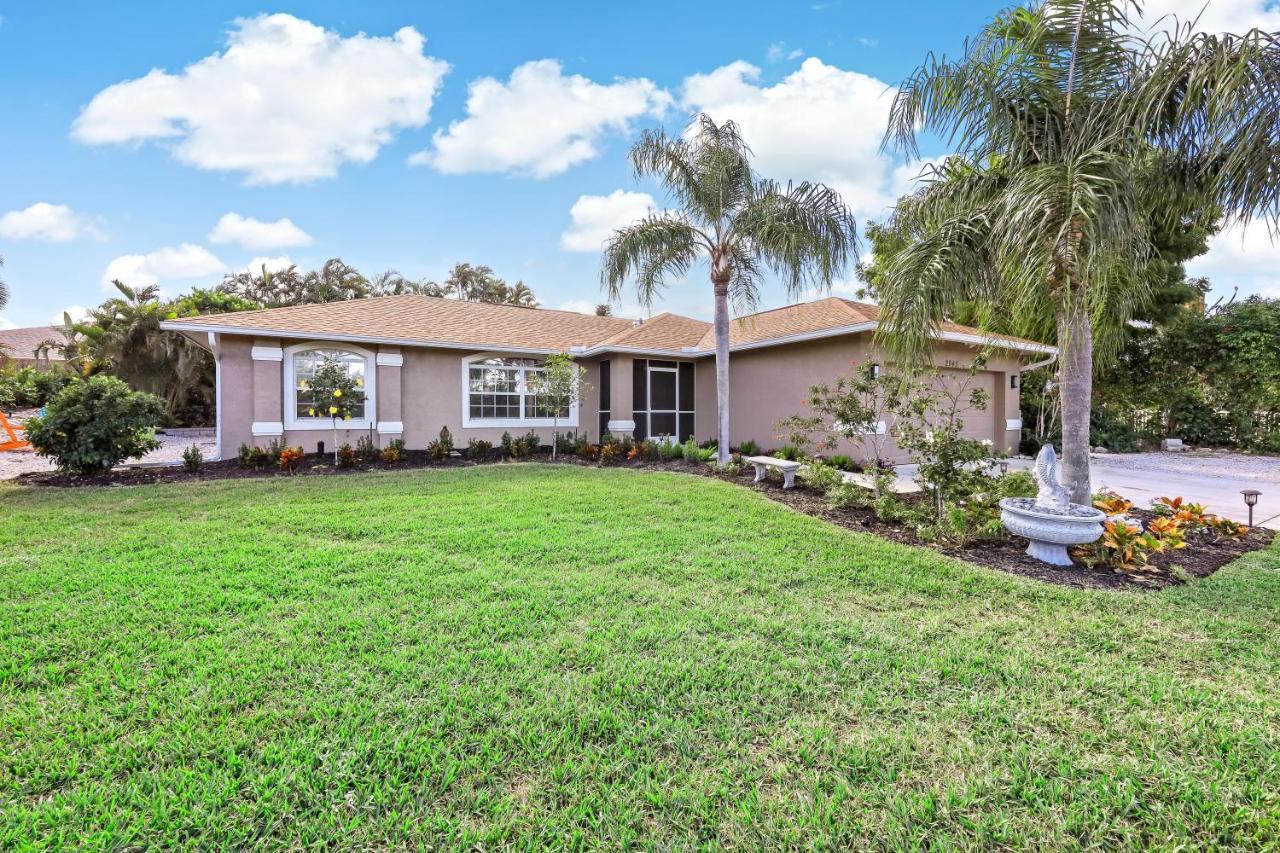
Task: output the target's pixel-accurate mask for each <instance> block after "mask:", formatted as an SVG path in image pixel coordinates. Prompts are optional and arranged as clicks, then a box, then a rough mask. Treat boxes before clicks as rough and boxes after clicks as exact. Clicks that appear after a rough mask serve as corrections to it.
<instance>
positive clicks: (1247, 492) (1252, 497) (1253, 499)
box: [1240, 489, 1262, 527]
mask: <svg viewBox="0 0 1280 853" xmlns="http://www.w3.org/2000/svg"><path fill="white" fill-rule="evenodd" d="M1240 494H1242V495H1244V505H1245V506H1247V507H1248V508H1249V526H1250V527H1253V508H1254V507H1255V506H1257V505H1258V496H1259V495H1261V494H1262V492H1260V491H1258V490H1257V489H1244V490H1242V491H1241V492H1240Z"/></svg>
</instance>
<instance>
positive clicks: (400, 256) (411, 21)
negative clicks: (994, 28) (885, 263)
mask: <svg viewBox="0 0 1280 853" xmlns="http://www.w3.org/2000/svg"><path fill="white" fill-rule="evenodd" d="M1215 3H1216V4H1218V5H1221V6H1222V9H1221V10H1220V11H1214V12H1213V13H1212V15H1210V16H1208V18H1209V19H1208V20H1207V23H1206V26H1207V27H1213V28H1218V27H1221V28H1231V29H1236V28H1240V27H1243V26H1249V25H1253V24H1262V25H1266V26H1270V27H1272V28H1276V27H1280V22H1278V20H1277V19H1280V13H1278V12H1277V11H1276V9H1275V8H1274V5H1271V4H1269V3H1267V2H1264V0H1215ZM111 5H112V4H101V3H62V4H55V3H42V4H30V3H22V4H12V3H9V4H6V3H3V2H0V18H2V20H0V102H2V103H3V104H4V111H3V119H0V152H3V155H2V156H0V256H3V257H4V259H5V268H4V271H3V276H4V278H5V280H7V281H8V282H9V285H10V290H11V292H12V296H11V299H10V303H9V306H8V307H7V308H6V309H5V310H4V311H3V313H2V316H0V326H3V325H15V324H16V325H37V324H43V323H46V322H49V321H50V319H51V318H53V317H55V316H57V315H59V314H60V313H61V311H62V310H64V309H65V308H67V307H69V306H86V305H93V304H96V303H98V302H100V301H101V300H102V299H103V298H104V297H105V296H106V295H107V292H106V290H104V283H103V280H104V277H109V276H110V275H113V274H118V275H122V276H124V277H126V278H127V280H128V281H129V282H130V283H149V282H158V283H159V284H160V285H161V286H162V288H163V289H164V291H165V292H166V293H169V294H176V293H180V292H182V291H183V290H186V289H189V288H190V287H192V286H196V285H211V284H214V283H216V282H217V281H219V280H220V279H221V277H222V274H223V272H225V271H226V270H232V269H239V268H244V267H245V266H246V265H247V264H248V263H249V262H250V261H251V260H252V259H254V258H267V259H272V260H271V261H270V263H273V264H278V263H282V262H283V261H282V260H280V259H283V258H287V259H288V260H289V261H291V262H294V263H297V264H298V265H299V266H300V267H302V268H304V269H306V268H310V267H312V266H314V265H317V264H319V263H320V262H322V261H323V260H324V259H325V258H328V257H331V256H334V255H340V256H341V257H343V258H344V259H345V260H346V261H348V262H349V263H352V264H354V265H355V266H357V267H359V268H360V269H361V270H362V271H363V272H365V273H366V274H372V273H375V272H378V271H381V270H383V269H387V268H395V269H397V270H399V271H400V272H401V273H403V274H405V275H407V276H410V277H412V278H420V277H423V276H430V277H433V278H437V279H440V278H443V277H444V276H445V275H446V273H447V271H448V269H449V268H450V267H451V266H452V265H453V264H454V263H455V262H458V261H469V262H471V263H483V264H488V265H489V266H491V267H493V268H494V270H495V271H496V272H497V273H498V274H500V275H502V276H503V277H505V278H507V279H508V280H511V281H514V280H516V279H522V280H524V281H525V282H526V283H528V284H529V285H530V286H531V287H532V288H533V289H534V290H535V291H536V292H537V294H538V296H539V298H540V299H541V300H542V302H543V304H544V305H546V306H549V307H562V306H568V307H579V306H580V307H586V306H589V305H591V304H594V303H595V302H597V301H599V300H600V294H599V290H598V284H597V271H598V263H599V253H598V251H597V250H596V248H595V247H597V246H598V245H599V239H600V235H601V234H602V233H604V232H605V231H607V229H608V228H609V227H610V226H611V225H617V224H623V223H625V222H627V221H630V219H632V218H634V216H635V215H636V212H637V211H643V210H644V209H645V208H646V207H647V206H648V205H649V204H651V203H652V204H656V205H659V206H660V205H661V204H662V201H663V199H662V198H661V195H660V193H659V192H658V190H657V189H656V188H655V187H652V186H645V185H637V184H636V183H635V182H634V181H633V180H632V179H631V177H630V175H629V174H628V171H627V168H626V164H625V153H626V149H627V146H628V144H629V142H630V140H631V139H633V138H634V136H635V134H636V133H637V132H638V131H639V130H640V129H642V128H644V127H649V126H654V125H658V124H661V125H664V126H666V127H667V128H669V129H672V130H675V129H678V128H680V127H681V126H683V124H684V122H685V121H686V120H687V117H688V116H689V115H690V114H691V113H692V112H694V111H695V110H698V109H706V110H707V111H709V112H711V113H712V115H713V116H715V117H716V118H717V119H721V120H723V119H724V118H734V119H736V120H738V121H739V122H740V123H741V124H742V125H743V127H744V130H745V132H746V134H747V138H748V142H750V143H751V144H752V145H753V147H754V148H755V149H756V151H757V154H758V155H759V161H758V163H759V166H760V168H761V171H762V172H764V173H766V174H769V175H770V176H772V177H778V178H782V179H786V178H797V179H805V178H811V179H817V180H823V181H827V182H829V183H832V184H833V185H835V186H837V187H838V188H840V189H841V190H842V192H844V193H845V196H846V198H847V200H848V201H849V203H850V205H851V206H852V207H853V208H854V210H855V212H856V213H857V214H858V216H859V219H860V220H862V219H866V218H869V217H870V218H874V217H876V216H878V215H881V214H882V213H883V211H884V209H885V205H886V204H888V203H890V202H891V201H892V199H893V198H894V197H896V195H897V193H899V192H901V191H902V190H903V189H905V188H906V187H907V186H909V183H910V181H909V179H910V176H911V175H912V174H914V173H915V172H916V171H918V166H915V167H912V166H907V165H904V164H903V163H901V162H900V161H897V160H895V159H893V158H889V157H886V156H884V155H881V154H880V153H879V152H878V150H877V144H876V143H877V142H878V139H879V133H880V131H881V129H882V127H883V121H884V119H883V115H884V110H885V109H886V108H887V100H888V97H889V95H888V91H887V90H888V87H889V86H891V85H892V84H894V83H896V82H897V81H898V80H899V79H900V78H901V77H902V76H904V75H905V74H907V73H908V72H909V71H910V70H911V69H912V68H914V67H915V65H916V64H917V63H918V62H919V61H920V60H921V59H922V58H923V57H924V56H925V55H926V53H927V52H928V51H930V50H934V51H948V52H954V51H956V50H958V49H959V48H960V46H961V44H962V42H963V39H964V37H965V36H966V35H967V34H970V33H972V32H974V31H976V30H977V29H978V28H979V27H980V26H981V25H982V23H983V22H984V21H985V20H987V19H988V18H989V17H990V16H991V14H993V13H994V12H995V11H996V10H997V9H998V8H1000V7H1001V6H1002V5H1004V4H1002V3H986V2H966V3H954V2H913V3H909V4H905V3H904V4H888V3H883V2H854V1H853V0H819V1H818V2H803V3H786V4H781V3H773V4H769V3H754V4H753V3H744V2H732V3H728V2H726V3H719V2H716V3H710V2H707V3H688V2H685V3H665V2H654V3H648V4H645V6H644V11H643V13H642V14H636V13H634V12H633V11H631V9H630V7H629V6H624V5H623V4H599V3H548V4H539V3H527V2H522V3H515V2H512V3H468V4H434V3H412V4H410V3H404V4H397V3H378V4H351V3H274V4H271V5H269V6H262V5H257V4H248V3H211V2H209V3H188V4H174V3H143V2H132V3H129V4H118V8H111ZM1158 5H1161V9H1162V10H1168V11H1175V12H1180V13H1182V14H1186V13H1187V11H1188V10H1190V9H1191V7H1192V6H1195V7H1196V8H1199V5H1200V4H1199V3H1184V2H1179V0H1164V2H1163V3H1161V4H1158ZM1166 7H1167V9H1166ZM1183 7H1186V8H1183ZM1214 8H1215V7H1214V5H1213V4H1211V10H1212V9H1214ZM1215 16H1216V17H1215ZM926 153H927V154H931V155H935V156H936V155H941V154H943V153H945V149H944V148H942V147H941V146H940V144H935V145H934V149H933V150H931V151H926ZM644 193H649V194H651V195H652V196H653V197H652V198H646V197H645V196H644V195H643V194H644ZM284 220H287V221H284ZM1277 265H1280V252H1277V250H1276V249H1275V248H1274V247H1273V246H1272V245H1271V243H1270V240H1269V239H1268V238H1267V237H1266V234H1265V229H1250V230H1249V231H1248V232H1245V233H1235V234H1231V235H1224V237H1223V238H1221V239H1220V241H1219V243H1218V244H1217V245H1215V248H1214V251H1213V252H1212V253H1211V255H1210V256H1209V257H1208V258H1206V259H1204V260H1201V261H1198V262H1197V263H1196V264H1195V265H1194V266H1193V271H1195V272H1200V273H1205V274H1210V275H1212V276H1213V278H1214V280H1215V284H1216V286H1217V288H1216V289H1217V290H1218V291H1219V292H1222V291H1224V290H1225V291H1228V292H1229V290H1230V287H1232V286H1236V285H1239V286H1240V287H1241V288H1242V290H1245V291H1257V292H1267V293H1270V294H1272V295H1280V273H1276V272H1274V271H1275V270H1276V269H1277ZM837 289H838V290H841V289H843V290H845V291H847V290H848V289H849V286H848V285H842V286H841V287H838V288H837ZM707 290H708V287H707V285H706V282H705V277H704V276H700V275H694V276H692V277H691V279H690V281H688V282H684V283H680V284H677V285H676V286H674V287H673V288H672V289H671V290H670V292H669V294H668V296H667V298H666V299H665V300H664V301H663V303H662V304H661V305H660V306H656V310H661V309H666V310H673V311H677V312H681V313H687V314H693V315H698V316H707V315H708V314H709V295H708V293H707ZM764 296H765V298H764V302H765V304H766V305H776V304H781V303H783V302H784V301H786V296H785V294H783V293H782V292H781V290H780V289H777V288H773V289H770V290H769V291H768V292H767V293H766V294H765V295H764ZM627 301H634V300H627ZM621 309H622V311H623V312H624V313H627V312H629V311H634V310H636V309H635V308H634V306H628V305H624V306H621Z"/></svg>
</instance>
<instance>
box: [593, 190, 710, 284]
mask: <svg viewBox="0 0 1280 853" xmlns="http://www.w3.org/2000/svg"><path fill="white" fill-rule="evenodd" d="M705 248H709V247H707V246H706V245H705V242H704V239H703V238H702V236H701V235H700V233H699V231H698V229H696V228H695V227H693V225H691V224H690V223H689V222H687V221H686V220H684V219H683V218H681V217H679V216H678V215H676V214H673V213H666V212H662V213H651V214H649V215H648V216H646V217H645V218H644V219H642V220H640V221H639V222H637V223H635V224H634V225H630V226H628V227H626V228H622V229H619V230H618V231H615V232H614V233H613V236H612V237H610V238H609V239H608V240H607V241H606V242H605V247H604V263H603V265H602V267H601V270H600V284H601V286H602V287H603V288H604V289H605V291H606V292H607V293H608V294H609V298H610V299H611V300H617V299H621V298H622V286H623V284H624V283H625V282H626V281H627V280H629V279H631V278H632V277H634V278H635V286H636V295H637V296H638V298H639V300H640V302H641V304H643V305H644V306H645V307H648V306H649V305H651V304H652V303H653V300H654V299H655V298H656V297H657V296H658V295H659V294H660V293H661V292H662V290H663V289H664V288H665V287H666V284H667V280H668V278H669V277H671V276H677V277H678V276H683V275H685V274H686V273H687V272H688V271H689V270H690V268H692V266H693V265H694V264H695V263H696V262H697V260H698V258H699V255H700V252H702V251H703V250H704V249H705Z"/></svg>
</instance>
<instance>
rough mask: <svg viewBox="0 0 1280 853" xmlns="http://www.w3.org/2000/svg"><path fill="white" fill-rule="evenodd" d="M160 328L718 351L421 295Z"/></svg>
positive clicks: (691, 326) (800, 333)
mask: <svg viewBox="0 0 1280 853" xmlns="http://www.w3.org/2000/svg"><path fill="white" fill-rule="evenodd" d="M879 317H880V309H879V308H877V307H876V306H875V305H868V304H866V303H862V302H853V301H851V300H848V299H841V298H839V297H835V296H831V297H827V298H826V299H819V300H816V301H814V302H802V303H799V304H797V305H787V306H784V307H782V308H775V309H773V310H771V311H761V312H759V313H757V314H750V315H748V316H746V317H741V318H738V319H735V320H732V321H731V322H730V323H729V341H730V346H734V347H738V346H748V345H752V344H765V343H767V342H770V341H784V340H786V339H790V338H795V337H804V336H809V335H820V334H822V333H824V332H828V331H832V330H836V329H844V328H849V327H859V326H868V325H869V324H874V323H875V322H877V321H878V320H879ZM164 325H165V326H166V327H167V328H174V327H177V328H184V329H192V328H193V327H194V328H196V329H199V328H203V327H211V328H220V329H234V330H237V331H241V330H243V332H244V333H245V334H253V333H254V332H255V331H259V332H262V333H264V334H266V333H270V334H272V335H276V336H280V335H285V336H290V337H311V336H315V337H324V338H330V339H340V340H341V339H347V340H374V341H386V342H392V341H394V342H404V343H409V344H422V345H432V344H434V345H446V346H458V347H467V346H475V347H477V348H487V347H495V348H496V347H510V348H514V349H528V350H541V351H570V350H572V349H574V348H575V347H585V348H587V349H595V348H604V349H613V348H616V349H623V350H642V351H665V352H681V351H685V352H688V351H691V350H692V351H697V352H698V353H700V354H706V353H708V352H711V351H713V350H714V349H715V332H714V329H713V328H712V325H711V324H710V323H707V322H704V321H702V320H695V319H692V318H690V317H681V316H680V315H678V314H668V313H662V314H658V315H657V316H655V317H652V318H650V319H649V320H646V321H644V322H643V323H639V324H636V323H633V322H632V321H631V320H624V319H621V318H618V317H597V316H592V315H589V314H578V313H576V312H573V311H553V310H550V309H546V308H517V307H514V306H510V305H490V304H487V303H483V302H461V301H458V300H455V299H441V298H438V297H433V296H416V295H405V296H382V297H377V298H370V299H356V300H352V301H349V302H330V303H326V304H321V305H298V306H293V307H288V308H269V309H264V310H261V311H240V312H236V313H232V314H210V315H206V316H204V317H191V318H183V319H182V320H177V321H172V322H171V323H165V324H164ZM943 330H944V331H946V332H950V333H954V334H962V335H975V336H981V337H983V338H987V339H1000V340H1007V341H1010V342H1011V343H1016V344H1019V345H1021V346H1023V347H1026V346H1027V345H1028V344H1033V342H1031V341H1024V340H1022V339H1020V338H1011V337H1007V336H1003V335H992V334H986V333H983V332H980V331H979V330H977V329H974V328H971V327H969V326H960V325H957V324H955V323H946V324H944V325H943ZM1033 345H1034V346H1036V347H1042V345H1038V344H1033Z"/></svg>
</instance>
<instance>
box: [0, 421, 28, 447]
mask: <svg viewBox="0 0 1280 853" xmlns="http://www.w3.org/2000/svg"><path fill="white" fill-rule="evenodd" d="M22 432H23V429H22V427H20V426H17V425H16V424H14V423H12V422H11V421H10V420H9V419H8V418H7V417H5V414H4V412H0V451H5V450H21V449H22V448H24V447H30V446H31V442H29V441H27V440H26V439H25V438H21V437H20V436H21V433H22ZM6 435H7V436H8V438H7V439H6V438H5V436H6Z"/></svg>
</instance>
